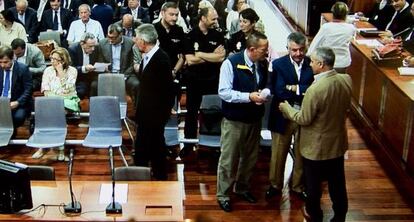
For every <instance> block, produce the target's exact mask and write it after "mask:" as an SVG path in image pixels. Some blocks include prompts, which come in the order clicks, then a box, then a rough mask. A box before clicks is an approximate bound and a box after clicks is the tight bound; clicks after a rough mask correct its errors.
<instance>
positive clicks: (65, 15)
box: [40, 8, 73, 36]
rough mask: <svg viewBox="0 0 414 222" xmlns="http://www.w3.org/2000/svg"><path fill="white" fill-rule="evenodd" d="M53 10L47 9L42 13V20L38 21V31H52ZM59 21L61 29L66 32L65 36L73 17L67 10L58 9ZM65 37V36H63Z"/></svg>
mask: <svg viewBox="0 0 414 222" xmlns="http://www.w3.org/2000/svg"><path fill="white" fill-rule="evenodd" d="M53 13H54V12H53V10H52V9H48V10H45V11H44V12H43V15H42V20H41V21H40V24H41V25H40V31H41V32H44V31H46V30H48V29H53ZM60 20H61V24H62V29H63V30H66V34H67V32H68V31H69V27H70V23H72V20H73V17H72V14H71V13H70V12H69V10H67V9H65V8H60ZM65 36H66V35H65Z"/></svg>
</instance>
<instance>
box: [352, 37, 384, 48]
mask: <svg viewBox="0 0 414 222" xmlns="http://www.w3.org/2000/svg"><path fill="white" fill-rule="evenodd" d="M355 41H356V43H357V44H358V45H366V46H367V47H369V48H376V47H379V46H383V44H382V43H381V42H379V41H378V40H376V39H357V40H355Z"/></svg>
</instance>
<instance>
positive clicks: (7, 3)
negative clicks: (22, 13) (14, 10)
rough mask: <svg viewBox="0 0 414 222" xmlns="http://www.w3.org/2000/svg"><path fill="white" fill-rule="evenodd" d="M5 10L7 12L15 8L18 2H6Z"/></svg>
mask: <svg viewBox="0 0 414 222" xmlns="http://www.w3.org/2000/svg"><path fill="white" fill-rule="evenodd" d="M3 3H4V10H7V9H9V8H11V7H15V6H16V2H15V1H14V0H4V1H3Z"/></svg>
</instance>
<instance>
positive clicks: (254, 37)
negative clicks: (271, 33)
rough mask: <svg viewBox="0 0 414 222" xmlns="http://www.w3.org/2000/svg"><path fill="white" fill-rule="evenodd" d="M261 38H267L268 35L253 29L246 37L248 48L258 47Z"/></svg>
mask: <svg viewBox="0 0 414 222" xmlns="http://www.w3.org/2000/svg"><path fill="white" fill-rule="evenodd" d="M260 39H267V36H266V35H265V34H263V33H261V32H258V31H253V32H252V33H251V34H250V35H249V36H248V37H247V39H246V49H248V48H250V47H257V43H258V42H259V40H260Z"/></svg>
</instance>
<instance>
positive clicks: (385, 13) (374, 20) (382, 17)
mask: <svg viewBox="0 0 414 222" xmlns="http://www.w3.org/2000/svg"><path fill="white" fill-rule="evenodd" d="M379 6H380V4H379V3H377V2H376V3H375V5H374V7H373V10H372V11H371V12H370V13H369V14H368V15H367V16H368V22H370V23H371V24H373V25H374V26H375V27H377V28H378V29H379V30H385V27H386V26H387V24H388V22H389V21H390V20H391V18H392V16H393V15H394V12H395V10H394V8H393V7H392V5H391V4H387V5H386V6H385V7H384V8H383V9H379Z"/></svg>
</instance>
